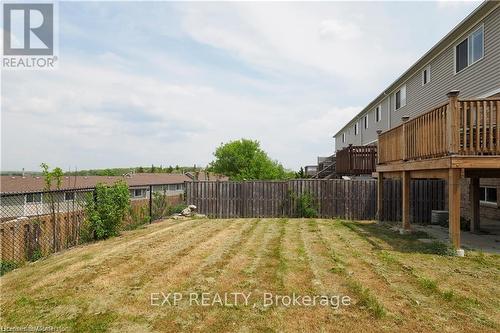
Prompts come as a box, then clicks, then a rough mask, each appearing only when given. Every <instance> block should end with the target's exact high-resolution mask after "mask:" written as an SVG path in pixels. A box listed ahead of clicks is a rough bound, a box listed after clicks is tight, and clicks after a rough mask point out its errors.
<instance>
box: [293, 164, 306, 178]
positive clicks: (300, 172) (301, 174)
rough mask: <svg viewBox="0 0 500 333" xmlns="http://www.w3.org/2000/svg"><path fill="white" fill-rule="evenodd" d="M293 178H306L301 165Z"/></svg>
mask: <svg viewBox="0 0 500 333" xmlns="http://www.w3.org/2000/svg"><path fill="white" fill-rule="evenodd" d="M295 178H298V179H304V178H307V175H306V173H305V171H304V168H303V167H300V169H299V172H296V173H295Z"/></svg>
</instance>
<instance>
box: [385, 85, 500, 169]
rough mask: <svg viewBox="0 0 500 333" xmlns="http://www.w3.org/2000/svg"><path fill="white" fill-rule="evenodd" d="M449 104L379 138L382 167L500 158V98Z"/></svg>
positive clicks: (454, 94) (451, 96)
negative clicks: (423, 161)
mask: <svg viewBox="0 0 500 333" xmlns="http://www.w3.org/2000/svg"><path fill="white" fill-rule="evenodd" d="M448 97H449V101H448V103H446V104H444V105H440V106H438V107H436V108H434V109H433V110H431V111H429V112H426V113H424V114H422V115H420V116H418V117H416V118H413V119H410V120H407V121H404V122H403V124H401V125H399V126H397V127H395V128H392V129H390V130H388V131H386V132H384V133H381V134H380V135H379V140H378V145H379V146H378V147H379V149H378V156H379V160H378V161H379V163H380V164H383V163H388V162H396V161H409V160H421V159H429V158H435V157H443V156H449V155H500V126H499V125H500V98H492V99H477V100H458V92H452V93H450V94H448Z"/></svg>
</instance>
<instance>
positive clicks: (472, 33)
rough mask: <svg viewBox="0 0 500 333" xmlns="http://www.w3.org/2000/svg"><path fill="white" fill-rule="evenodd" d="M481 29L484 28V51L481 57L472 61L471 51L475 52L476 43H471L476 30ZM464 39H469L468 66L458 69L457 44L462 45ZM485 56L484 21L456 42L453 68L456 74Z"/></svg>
mask: <svg viewBox="0 0 500 333" xmlns="http://www.w3.org/2000/svg"><path fill="white" fill-rule="evenodd" d="M479 30H482V32H483V53H482V54H481V57H480V58H479V59H476V60H475V61H472V59H471V58H472V57H471V53H474V52H473V51H474V50H473V47H474V44H473V43H471V41H472V35H474V34H475V33H476V32H478V31H479ZM464 40H467V66H466V67H464V68H462V69H461V70H460V71H457V46H458V45H460V44H461V43H462V42H463V41H464ZM483 58H484V23H483V24H481V25H480V26H479V27H478V28H477V29H475V30H474V31H472V32H471V33H470V34H468V35H467V36H466V37H464V38H462V39H460V40H459V42H458V43H456V44H455V45H454V46H453V68H454V74H458V73H461V72H463V71H464V70H466V69H467V68H469V67H470V66H472V65H474V64H475V63H477V62H478V61H480V60H481V59H483Z"/></svg>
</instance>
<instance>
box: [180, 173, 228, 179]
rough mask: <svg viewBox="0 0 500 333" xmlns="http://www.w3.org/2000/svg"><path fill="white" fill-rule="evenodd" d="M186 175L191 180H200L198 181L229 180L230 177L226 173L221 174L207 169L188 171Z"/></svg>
mask: <svg viewBox="0 0 500 333" xmlns="http://www.w3.org/2000/svg"><path fill="white" fill-rule="evenodd" d="M186 176H188V177H189V178H190V179H191V180H198V181H203V180H205V181H214V180H218V181H228V180H229V178H228V177H227V176H224V175H219V174H216V173H213V172H207V171H196V172H191V171H190V172H186Z"/></svg>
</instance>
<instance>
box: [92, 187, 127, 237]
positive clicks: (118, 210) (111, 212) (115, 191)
mask: <svg viewBox="0 0 500 333" xmlns="http://www.w3.org/2000/svg"><path fill="white" fill-rule="evenodd" d="M129 209H130V194H129V189H128V185H127V184H126V183H125V182H124V181H119V182H116V183H115V184H113V185H112V186H109V185H106V184H101V183H98V184H97V185H96V187H95V191H94V195H89V196H88V198H87V201H86V203H85V213H86V214H85V215H86V219H85V222H84V226H83V230H82V238H83V239H84V240H87V241H88V240H99V239H106V238H109V237H112V236H116V235H118V233H119V230H120V225H121V223H122V220H123V218H124V217H125V215H126V214H127V212H128V211H129Z"/></svg>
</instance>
